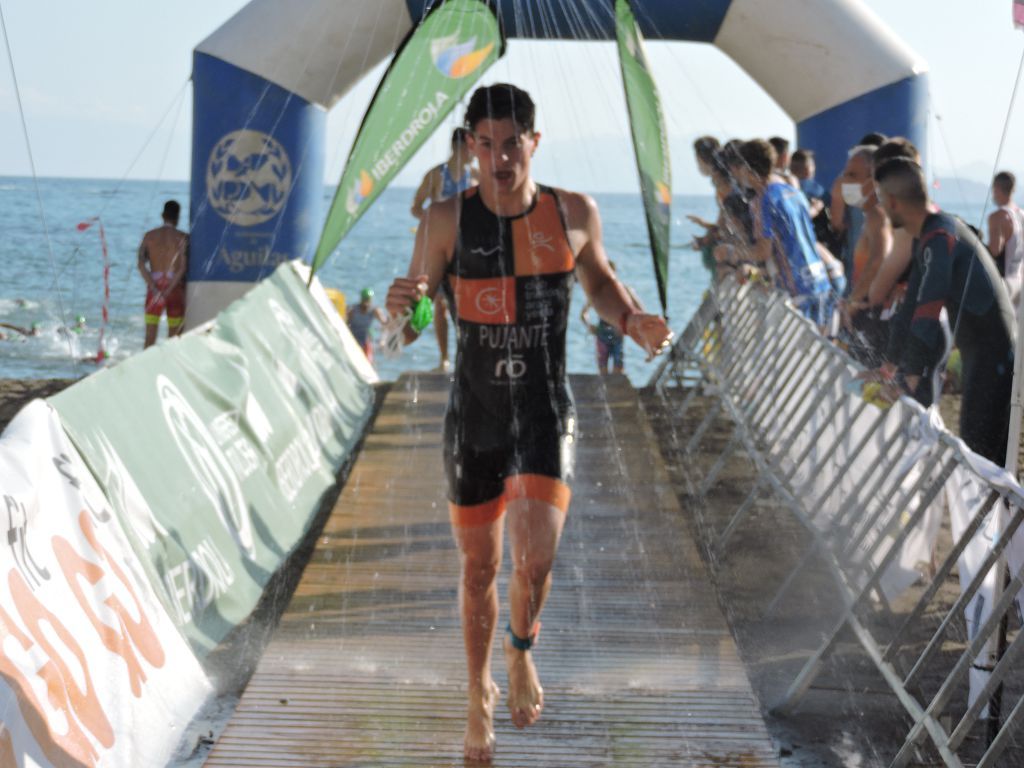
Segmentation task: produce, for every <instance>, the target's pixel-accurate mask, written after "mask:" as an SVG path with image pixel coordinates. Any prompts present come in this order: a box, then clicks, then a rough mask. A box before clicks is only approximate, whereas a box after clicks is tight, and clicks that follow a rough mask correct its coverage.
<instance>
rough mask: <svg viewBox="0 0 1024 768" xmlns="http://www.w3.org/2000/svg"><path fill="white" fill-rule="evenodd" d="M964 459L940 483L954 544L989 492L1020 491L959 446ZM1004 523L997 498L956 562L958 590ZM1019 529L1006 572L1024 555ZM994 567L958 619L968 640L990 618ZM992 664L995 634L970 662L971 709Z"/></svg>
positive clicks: (1005, 474) (1017, 567)
mask: <svg viewBox="0 0 1024 768" xmlns="http://www.w3.org/2000/svg"><path fill="white" fill-rule="evenodd" d="M962 448H963V453H964V456H965V458H966V459H967V462H968V463H967V466H963V465H961V466H959V467H957V468H956V470H955V471H954V472H953V475H952V477H950V478H949V480H948V481H947V483H946V501H947V503H948V505H949V517H950V527H951V530H952V534H953V540H954V541H960V539H961V538H962V537H963V535H964V532H965V531H966V529H967V526H968V525H970V523H971V520H972V519H973V518H974V516H975V515H976V514H977V513H978V511H979V509H980V508H981V506H982V505H983V504H984V503H985V500H986V499H987V498H988V496H989V494H990V493H991V492H992V491H993V490H1001V491H1006V490H1010V491H1013V492H1015V493H1020V488H1019V486H1017V484H1016V482H1015V481H1014V478H1013V476H1012V475H1010V473H1009V472H1007V471H1006V470H1005V469H1003V468H1002V467H998V466H996V465H995V464H993V463H992V462H990V461H988V460H987V459H984V458H982V457H980V456H977V455H975V454H973V453H971V452H970V450H969V449H968V448H967V446H966V445H963V446H962ZM1008 522H1009V510H1008V509H1007V507H1006V504H1005V503H1004V501H1003V500H1002V499H1001V500H999V501H997V502H996V504H995V505H994V506H993V507H992V509H991V510H990V511H989V513H988V516H987V517H986V518H985V524H984V525H982V526H981V528H979V529H978V531H977V533H975V534H974V537H973V538H972V539H971V541H970V542H969V543H968V544H967V546H966V548H965V549H964V551H963V553H962V554H961V555H960V558H959V559H958V560H957V570H958V572H959V574H960V588H961V589H966V588H967V586H968V585H969V584H970V583H971V581H973V579H974V577H975V575H976V574H977V573H978V570H979V569H980V568H981V567H982V565H983V564H984V561H985V558H987V557H988V555H989V552H990V551H991V549H992V545H993V544H994V543H995V542H996V541H998V540H999V538H1000V536H1001V534H1002V531H1004V530H1006V525H1007V523H1008ZM1022 550H1024V527H1022V528H1018V529H1017V531H1016V532H1015V533H1014V536H1013V539H1012V540H1011V542H1010V544H1009V546H1008V547H1007V548H1006V562H1007V565H1008V567H1009V570H1010V573H1011V574H1016V573H1019V572H1020V568H1021V562H1022V555H1024V551H1022ZM998 570H999V569H997V568H992V569H990V570H989V572H988V573H987V574H986V575H985V578H984V580H983V581H982V583H981V587H980V588H979V589H978V592H977V594H975V595H974V597H973V598H971V601H970V602H969V603H968V604H967V607H966V608H965V609H964V621H965V623H966V625H967V639H968V641H973V640H974V638H975V636H976V635H977V633H978V630H979V629H981V627H982V625H983V624H984V623H985V622H986V621H987V620H988V618H989V616H991V615H992V606H993V604H994V603H995V601H996V596H997V582H996V574H997V572H998ZM1018 600H1019V597H1018ZM995 662H996V635H993V636H992V637H991V638H989V641H988V642H987V643H986V644H985V647H984V649H983V650H982V652H981V654H980V655H979V656H978V658H977V659H976V660H975V664H974V667H973V668H972V669H971V674H970V681H971V684H970V695H969V698H968V703H969V704H971V705H973V704H974V701H975V700H976V699H977V698H978V695H979V694H980V693H981V690H982V688H984V686H985V684H986V683H987V682H988V678H989V674H990V671H991V669H992V667H993V665H994V664H995ZM987 716H988V708H987V707H986V708H985V709H984V710H983V711H982V717H987Z"/></svg>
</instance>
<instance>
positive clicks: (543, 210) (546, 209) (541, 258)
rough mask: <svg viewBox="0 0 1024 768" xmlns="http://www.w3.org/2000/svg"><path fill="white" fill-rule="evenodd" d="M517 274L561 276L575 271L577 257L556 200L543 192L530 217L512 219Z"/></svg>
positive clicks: (513, 249)
mask: <svg viewBox="0 0 1024 768" xmlns="http://www.w3.org/2000/svg"><path fill="white" fill-rule="evenodd" d="M512 252H513V253H515V255H516V275H518V276H520V277H522V276H524V275H558V274H563V273H565V272H572V271H573V269H574V268H575V266H576V264H575V259H574V258H573V255H572V249H571V248H569V243H568V241H567V240H566V239H565V228H564V227H563V226H562V218H561V217H560V216H559V215H558V208H557V204H556V203H555V199H554V198H553V197H551V196H550V195H542V196H541V198H540V200H539V201H538V202H537V207H536V208H534V209H533V212H532V213H531V214H530V215H529V216H524V217H522V218H520V219H515V220H514V221H513V222H512Z"/></svg>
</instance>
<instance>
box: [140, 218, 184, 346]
mask: <svg viewBox="0 0 1024 768" xmlns="http://www.w3.org/2000/svg"><path fill="white" fill-rule="evenodd" d="M180 215H181V206H180V205H178V203H176V202H175V201H174V200H168V201H167V203H165V204H164V211H163V220H164V223H163V226H162V227H157V228H156V229H151V230H149V232H147V233H146V235H145V236H144V237H143V238H142V244H141V245H140V246H139V273H140V274H141V275H142V279H143V280H145V281H146V341H145V344H144V346H143V348H146V347H151V346H153V344H155V343H156V335H157V331H158V330H159V328H160V316H161V315H162V314H163V313H164V312H166V313H167V336H168V337H171V336H177V335H178V334H180V333H181V330H182V324H183V323H184V322H185V270H186V269H187V268H188V235H186V234H185V233H184V232H181V231H180V230H178V228H177V227H178V217H179V216H180Z"/></svg>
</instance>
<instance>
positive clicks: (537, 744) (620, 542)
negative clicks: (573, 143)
mask: <svg viewBox="0 0 1024 768" xmlns="http://www.w3.org/2000/svg"><path fill="white" fill-rule="evenodd" d="M572 385H573V390H574V392H575V395H576V402H577V408H578V411H579V430H580V439H579V448H578V454H577V477H576V480H575V482H574V484H573V489H574V497H573V504H572V507H571V509H570V513H569V519H568V522H567V524H566V529H565V533H564V535H563V539H562V544H561V549H560V551H559V554H558V559H557V561H556V565H555V571H554V588H553V590H552V593H551V597H550V599H549V601H548V604H547V607H546V609H545V612H544V616H543V621H544V632H543V637H542V640H541V644H540V645H539V646H538V648H537V650H536V651H535V660H536V663H537V667H538V670H539V672H540V676H541V680H542V682H543V684H544V690H545V708H544V714H543V717H542V718H541V720H540V722H539V723H538V724H537V725H535V726H534V727H532V728H530V729H527V730H525V731H517V730H516V729H515V728H514V727H513V726H512V725H511V722H510V721H509V718H508V715H507V712H506V711H505V710H504V708H503V707H499V711H498V716H497V722H496V730H497V735H498V747H497V755H496V757H495V760H494V765H495V766H499V767H500V766H529V768H537V767H538V766H559V767H562V766H564V767H565V768H573V767H574V766H661V765H665V766H668V765H672V766H691V765H692V766H743V768H755V767H757V766H777V765H778V764H779V763H778V759H777V757H776V754H775V749H774V748H773V746H772V743H771V740H770V738H769V736H768V734H767V731H766V729H765V726H764V722H763V720H762V719H761V715H760V712H759V709H758V705H757V702H756V700H755V697H754V695H753V692H752V691H751V688H750V684H749V682H748V680H747V677H746V674H745V672H744V669H743V665H742V663H741V662H740V660H739V658H738V656H737V653H736V648H735V645H734V643H733V640H732V637H731V635H730V634H729V630H728V626H727V624H726V622H725V619H724V617H723V616H722V614H721V612H720V610H719V608H718V604H717V601H716V597H715V593H714V589H713V587H712V585H711V582H710V579H709V577H708V574H707V572H706V571H705V568H704V565H703V563H702V562H701V559H700V556H699V554H698V551H697V547H696V545H695V542H693V540H692V539H691V538H690V535H689V532H688V530H687V527H686V525H685V522H684V520H683V517H682V515H681V512H680V509H679V507H678V502H677V501H676V497H675V495H674V493H673V492H672V489H671V486H670V485H669V480H668V476H667V474H666V471H665V467H664V466H663V464H662V463H661V458H660V455H659V452H658V448H657V444H656V442H655V440H654V438H653V435H652V433H651V432H650V428H649V426H648V425H647V422H646V420H645V418H644V415H643V412H642V410H641V408H640V406H639V403H638V401H637V397H636V394H635V392H634V390H633V389H632V388H631V387H630V386H629V384H628V382H627V381H626V380H625V379H623V378H622V377H612V378H611V379H608V380H601V379H598V378H596V377H586V376H575V377H573V379H572ZM447 397H448V392H447V380H446V377H443V376H441V375H416V376H406V377H403V378H402V379H401V380H400V381H399V382H397V383H396V384H395V386H394V387H393V388H392V390H391V392H390V393H389V394H388V397H387V400H386V401H385V403H384V406H383V409H382V411H381V413H380V415H379V417H378V419H377V421H376V423H375V425H374V429H373V431H372V433H371V434H370V435H368V436H367V439H366V441H365V444H364V447H363V450H362V452H361V454H360V456H359V458H358V460H357V462H356V464H355V467H354V468H353V470H352V473H351V475H350V476H349V480H348V482H347V484H346V487H345V489H344V491H343V492H342V494H341V497H340V498H339V500H338V503H337V505H336V507H335V509H334V510H333V512H332V514H331V517H330V518H329V520H328V521H327V523H326V525H325V527H324V530H323V533H322V534H321V536H320V538H319V542H318V545H317V551H316V553H315V554H314V556H313V557H312V559H311V561H310V563H309V565H308V566H307V568H306V571H305V573H304V574H303V577H302V580H301V582H300V584H299V586H298V588H297V590H296V592H295V594H294V595H293V597H292V599H291V602H290V604H289V606H288V608H287V609H286V611H285V613H284V615H283V616H282V619H281V623H280V626H279V627H278V628H277V629H276V631H275V635H274V637H273V639H272V641H271V642H270V644H269V646H268V647H267V650H266V652H265V653H264V655H263V657H262V658H261V661H260V664H259V666H258V668H257V670H256V672H255V674H254V675H253V678H252V680H251V681H250V683H249V686H248V688H247V689H246V691H245V694H244V695H243V697H242V700H241V702H240V703H239V705H238V708H237V710H236V712H235V714H234V716H233V718H232V720H231V722H230V723H229V725H228V726H227V728H226V729H225V731H224V733H223V734H222V735H221V737H220V738H219V739H218V742H217V744H216V746H215V747H214V749H213V751H212V753H211V755H210V757H209V759H208V761H207V765H209V766H346V767H350V768H355V767H357V766H450V765H452V766H454V765H459V766H461V765H463V762H462V759H461V744H462V731H463V726H464V719H463V718H464V710H465V688H466V686H465V680H464V674H465V673H464V660H463V652H462V640H461V633H460V631H459V625H458V613H457V610H456V584H457V578H458V553H457V551H456V549H455V545H454V542H453V541H452V538H451V533H450V531H449V527H448V513H447V504H446V501H445V490H444V475H443V471H442V465H441V445H440V442H441V423H442V418H443V415H444V407H445V403H446V401H447ZM507 574H508V566H507V564H506V566H505V567H504V569H503V575H502V580H501V591H502V595H504V594H506V589H507ZM504 622H505V619H504V618H502V619H500V625H504ZM494 668H495V671H496V674H497V676H498V682H499V685H502V684H503V683H504V674H503V669H504V663H503V661H502V659H501V650H500V645H498V646H497V648H496V657H495V659H494ZM503 687H504V686H503Z"/></svg>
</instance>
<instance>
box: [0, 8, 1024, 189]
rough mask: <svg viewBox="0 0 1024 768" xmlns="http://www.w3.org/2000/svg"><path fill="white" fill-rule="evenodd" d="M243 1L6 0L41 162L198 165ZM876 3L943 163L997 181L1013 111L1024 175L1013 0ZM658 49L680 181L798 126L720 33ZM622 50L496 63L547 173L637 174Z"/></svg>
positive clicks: (2, 92) (20, 141) (341, 155)
mask: <svg viewBox="0 0 1024 768" xmlns="http://www.w3.org/2000/svg"><path fill="white" fill-rule="evenodd" d="M293 1H294V0H293ZM245 4H246V0H177V2H174V3H159V4H158V3H152V2H139V0H91V1H90V2H85V3H83V2H81V0H0V8H2V10H3V14H4V19H5V21H6V27H7V33H8V36H9V40H10V49H11V50H10V52H11V55H12V58H13V62H14V67H15V72H16V74H17V78H18V83H19V86H20V91H21V98H22V103H23V106H24V114H25V120H26V123H27V125H28V134H29V139H30V142H31V146H32V153H33V156H34V159H35V166H36V171H37V173H38V174H39V175H40V176H58V177H94V178H113V179H120V178H122V177H125V176H126V175H127V176H128V178H139V179H154V178H160V179H187V178H188V177H189V175H190V140H191V123H192V110H191V87H190V85H189V82H188V81H189V74H190V71H191V61H192V49H193V48H194V47H195V45H196V44H198V43H199V42H200V41H201V40H202V39H203V38H205V37H206V36H207V35H208V34H210V33H211V32H212V31H213V30H215V29H216V28H217V27H219V26H220V25H221V24H223V23H224V22H225V21H226V20H227V19H229V18H230V17H231V16H232V15H233V14H234V13H235V12H236V11H237V10H238V9H239V8H241V7H242V6H243V5H245ZM865 4H866V5H867V6H868V7H869V8H871V9H872V10H873V11H874V12H875V13H877V14H878V15H879V16H880V17H881V18H882V19H883V20H884V21H885V22H886V23H887V24H888V25H889V26H890V27H891V28H892V29H893V30H894V31H895V32H896V34H897V35H898V36H900V37H901V38H902V39H903V40H904V41H906V42H907V43H908V44H909V45H910V46H911V47H912V48H913V49H914V50H915V51H917V53H918V54H920V55H921V56H923V57H924V59H925V60H926V61H927V62H928V65H929V68H930V72H931V74H930V84H931V85H930V87H931V97H932V98H931V104H932V112H933V115H932V118H931V120H930V125H929V132H930V136H931V138H930V144H931V147H930V157H931V162H932V163H933V170H934V172H935V173H936V174H937V175H938V176H940V177H948V176H953V175H956V176H959V177H962V178H966V179H971V180H975V181H978V182H985V181H987V179H988V178H989V177H990V175H991V172H992V169H993V166H994V163H995V160H996V151H997V148H998V145H999V141H1000V136H1001V134H1002V132H1003V129H1004V125H1007V127H1008V131H1007V137H1008V138H1007V141H1006V146H1005V149H1004V151H1003V155H1002V157H1001V162H1000V165H1001V166H1002V167H1006V168H1009V169H1010V170H1013V171H1015V172H1017V173H1018V174H1019V175H1024V130H1021V128H1022V127H1024V105H1021V104H1020V103H1018V104H1017V105H1016V108H1015V109H1014V110H1013V113H1012V114H1011V115H1010V119H1009V122H1008V123H1007V112H1008V109H1009V106H1010V101H1011V94H1012V92H1013V87H1014V83H1015V81H1016V78H1017V72H1018V68H1019V66H1020V63H1021V60H1022V59H1021V57H1022V52H1024V33H1022V32H1019V31H1015V30H1014V29H1013V27H1012V24H1011V22H1010V6H1011V0H984V2H976V3H967V2H965V1H964V0H865ZM648 52H649V56H650V59H651V63H652V68H653V70H654V75H655V79H656V81H657V82H658V84H659V88H660V91H661V96H662V100H663V106H664V111H665V113H666V123H667V128H668V132H669V136H670V143H671V147H672V154H673V175H674V187H675V191H676V193H682V194H688V193H689V194H703V193H706V191H707V185H706V182H705V181H703V180H702V179H700V178H699V177H698V176H697V174H696V168H695V167H694V163H693V158H692V155H691V152H690V143H691V142H692V140H693V138H695V137H696V136H699V135H702V134H707V133H710V134H714V135H718V136H720V137H723V138H724V137H733V136H739V137H743V138H750V137H753V136H770V135H782V136H789V137H793V136H794V127H793V124H792V121H790V120H789V118H788V117H787V116H786V115H785V114H784V113H783V112H782V110H781V109H780V108H779V107H778V106H777V105H776V104H775V103H774V101H772V99H771V98H770V97H769V96H768V95H767V94H766V93H765V92H764V91H763V90H762V89H761V88H760V86H758V85H757V84H755V83H754V82H753V81H752V80H751V79H750V77H749V76H748V75H747V74H746V73H744V72H743V71H742V70H741V69H740V68H739V67H738V66H737V65H736V64H734V63H733V62H732V61H731V60H730V59H728V58H727V57H726V56H725V55H724V54H722V53H720V52H719V51H717V50H716V49H715V48H714V47H712V46H708V45H701V44H694V43H652V44H649V46H648ZM616 57H617V53H616V51H615V48H614V47H613V45H612V44H611V43H563V42H530V41H520V40H513V41H510V44H509V50H508V53H507V55H506V57H505V58H504V59H503V60H502V61H500V62H499V63H498V64H497V65H495V67H494V68H493V69H492V70H491V71H490V72H489V73H488V74H487V75H485V82H487V81H496V80H509V81H512V82H515V83H517V84H518V85H521V86H522V87H524V88H526V89H527V90H528V91H530V92H531V93H532V94H533V95H534V97H535V99H536V101H537V102H538V107H539V126H540V128H541V129H542V130H543V132H544V138H543V147H542V149H543V151H542V152H540V153H538V159H537V165H536V175H537V176H538V178H542V179H543V180H544V181H546V182H548V183H553V184H559V185H563V186H567V187H572V188H576V189H581V190H585V191H591V192H599V191H600V192H605V191H634V190H636V189H638V182H637V177H636V171H635V168H634V166H633V160H632V156H631V154H630V152H629V144H628V125H627V118H626V111H625V105H624V102H623V97H622V88H621V80H620V77H619V72H618V63H617V58H616ZM0 69H3V70H4V71H3V72H0V141H2V142H3V146H4V148H5V151H4V152H3V153H0V175H17V176H23V175H29V174H30V165H29V161H28V152H27V150H26V146H25V141H24V138H23V135H22V128H21V122H20V119H19V113H18V105H17V101H16V97H15V90H14V88H13V85H12V77H11V69H10V67H9V66H8V65H7V64H2V65H0ZM382 72H383V66H381V67H378V68H377V69H376V70H373V71H371V72H370V73H369V74H368V75H367V76H366V77H365V78H364V79H363V81H361V82H360V83H359V84H358V85H356V86H355V87H354V88H353V90H352V91H351V92H350V93H349V94H348V95H347V96H346V97H345V98H344V99H342V101H341V102H339V104H338V105H337V106H336V107H335V108H334V109H333V110H332V112H331V113H330V115H329V118H328V131H327V133H328V145H327V151H326V158H327V168H326V169H325V181H327V182H328V183H330V182H331V181H335V182H336V180H337V179H338V178H339V177H340V174H341V170H342V167H343V164H344V160H345V158H346V156H347V154H348V151H349V147H350V145H351V142H352V139H353V138H354V135H355V131H356V129H357V127H358V125H359V122H360V120H361V118H362V115H363V112H364V111H365V107H366V105H367V103H368V101H369V99H370V97H371V95H372V93H373V90H374V89H375V87H376V84H377V81H378V80H379V78H380V75H381V74H382ZM1021 101H1024V95H1022V96H1021V97H1020V98H1019V100H1018V102H1021ZM454 119H455V118H454V116H453V117H451V118H450V120H449V122H451V124H452V125H454ZM443 133H445V132H443V131H442V132H439V135H438V136H436V137H435V138H434V139H432V140H431V141H430V142H428V143H427V145H426V146H425V147H424V148H423V149H422V150H421V151H420V153H419V154H418V155H417V156H416V157H415V158H414V159H413V160H412V161H411V162H410V164H409V166H407V168H406V170H405V171H404V172H403V173H402V174H401V175H400V176H399V178H398V180H397V182H396V183H398V184H400V185H405V186H412V185H415V183H416V182H417V181H418V179H419V177H420V175H421V174H422V173H423V172H424V171H425V170H426V169H427V168H429V167H430V166H431V165H433V164H435V163H437V162H439V161H440V160H443V159H444V156H445V154H446V152H445V150H446V144H447V136H443V135H441V134H443Z"/></svg>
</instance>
